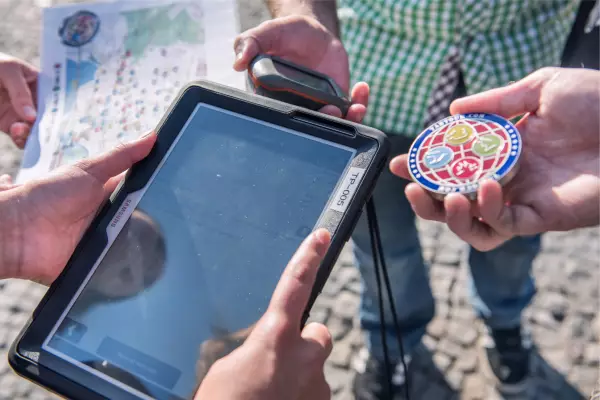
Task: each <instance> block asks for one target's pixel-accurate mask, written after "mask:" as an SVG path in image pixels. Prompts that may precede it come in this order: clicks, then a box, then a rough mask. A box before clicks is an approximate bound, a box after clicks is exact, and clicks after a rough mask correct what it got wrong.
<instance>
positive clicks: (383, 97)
mask: <svg viewBox="0 0 600 400" xmlns="http://www.w3.org/2000/svg"><path fill="white" fill-rule="evenodd" d="M578 5H579V1H578V0H564V1H556V0H554V1H553V0H461V1H459V0H446V1H445V0H338V16H339V18H340V25H341V34H342V40H343V42H344V45H345V47H346V50H347V51H348V55H349V59H350V71H351V80H352V81H353V82H357V81H366V82H367V83H369V85H370V86H371V97H370V103H369V111H368V114H367V116H366V118H365V120H364V123H365V124H367V125H370V126H373V127H375V128H378V129H380V130H383V131H385V132H388V133H395V134H405V135H407V136H416V135H417V134H419V133H420V132H421V130H422V129H423V128H424V123H425V121H427V119H428V108H429V107H430V105H431V104H430V102H431V101H433V100H434V99H433V97H432V96H433V94H434V90H436V87H437V86H436V85H438V84H439V82H440V79H441V71H442V67H443V66H444V64H445V63H446V62H447V60H448V57H449V55H450V54H455V56H456V58H457V59H458V66H457V68H456V69H460V71H461V72H462V75H463V79H464V83H465V88H466V90H467V93H468V94H472V93H477V92H481V91H484V90H487V89H491V88H494V87H498V86H503V85H506V84H508V83H509V82H511V81H516V80H519V79H521V78H523V77H524V76H526V75H527V74H529V73H531V72H533V71H535V70H536V69H539V68H541V67H544V66H557V65H559V64H560V58H561V55H562V51H563V48H564V45H565V42H566V39H567V36H568V34H569V32H570V30H571V26H572V24H573V21H574V18H575V14H576V12H577V7H578ZM457 75H458V72H457ZM436 96H438V97H440V96H441V95H440V94H437V95H436ZM449 100H450V99H448V101H449Z"/></svg>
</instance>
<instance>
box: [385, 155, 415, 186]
mask: <svg viewBox="0 0 600 400" xmlns="http://www.w3.org/2000/svg"><path fill="white" fill-rule="evenodd" d="M390 171H391V172H392V174H394V175H396V176H399V177H400V178H404V179H408V180H412V178H411V177H410V172H409V171H408V154H401V155H399V156H397V157H394V158H393V159H392V161H390Z"/></svg>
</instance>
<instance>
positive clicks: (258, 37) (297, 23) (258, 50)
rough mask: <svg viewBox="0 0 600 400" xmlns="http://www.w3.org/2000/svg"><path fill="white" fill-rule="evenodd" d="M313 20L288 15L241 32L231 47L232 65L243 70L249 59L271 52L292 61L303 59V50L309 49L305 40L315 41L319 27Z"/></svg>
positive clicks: (237, 69)
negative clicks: (233, 60) (232, 50)
mask: <svg viewBox="0 0 600 400" xmlns="http://www.w3.org/2000/svg"><path fill="white" fill-rule="evenodd" d="M314 24H315V23H314V22H310V21H309V20H308V19H307V18H304V17H301V16H297V15H295V16H289V17H281V18H276V19H272V20H269V21H265V22H263V23H262V24H260V25H258V26H257V27H255V28H252V29H249V30H247V31H246V32H244V33H242V34H240V35H239V36H238V37H237V38H236V39H235V41H234V43H233V47H234V50H235V54H236V58H235V62H234V64H233V68H234V69H235V70H236V71H244V70H245V69H247V68H248V65H249V64H250V61H252V60H253V59H254V57H256V56H257V55H258V54H262V53H264V54H273V55H277V56H283V57H288V58H292V61H295V62H300V63H302V60H303V58H304V57H305V56H306V52H307V51H310V49H309V47H308V46H307V42H308V43H312V44H315V43H314V41H315V40H317V38H318V34H317V37H315V36H314V34H315V31H319V30H318V29H317V28H316V26H315V25H314Z"/></svg>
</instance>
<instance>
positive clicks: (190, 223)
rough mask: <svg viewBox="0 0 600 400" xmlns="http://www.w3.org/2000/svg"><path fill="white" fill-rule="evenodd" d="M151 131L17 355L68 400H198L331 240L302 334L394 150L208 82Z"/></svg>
mask: <svg viewBox="0 0 600 400" xmlns="http://www.w3.org/2000/svg"><path fill="white" fill-rule="evenodd" d="M156 130H157V133H158V139H157V141H156V143H155V145H154V148H153V149H152V151H151V153H150V154H149V156H148V157H146V158H145V159H144V160H142V161H140V162H138V163H137V164H135V165H134V166H133V167H132V168H131V169H130V170H129V172H128V173H127V176H126V177H125V179H124V181H123V182H122V184H121V186H120V187H119V188H118V189H117V190H116V191H115V193H114V194H113V196H112V197H111V199H110V201H108V202H107V203H106V204H105V205H104V206H103V208H102V209H101V210H100V211H99V213H98V215H97V216H96V217H95V219H94V220H93V222H92V223H91V225H90V226H89V228H88V229H87V231H86V233H85V235H84V236H83V238H82V239H81V241H80V242H79V244H78V246H77V248H76V250H75V252H74V254H73V255H72V257H71V259H70V260H69V262H68V264H67V266H66V268H65V270H64V271H63V272H62V274H61V275H60V276H59V277H58V278H57V279H56V281H55V282H54V283H53V284H52V286H51V287H50V288H49V290H48V292H47V293H46V295H45V296H44V298H43V299H42V301H41V302H40V304H39V305H38V307H37V308H36V309H35V311H34V313H33V315H32V317H31V319H30V320H29V322H28V324H27V326H26V327H25V328H24V329H23V331H22V332H21V333H20V335H19V337H18V338H17V340H16V341H15V343H14V344H13V346H12V348H11V350H10V354H9V358H10V364H11V366H12V367H13V368H14V370H15V371H16V372H17V373H18V374H20V375H22V376H24V377H26V378H27V379H29V380H31V381H33V382H36V383H38V384H40V385H42V386H44V387H46V388H47V389H49V390H51V391H53V392H55V393H57V394H59V395H61V396H64V397H67V398H71V399H86V400H87V399H101V398H102V399H103V398H110V399H159V400H167V399H169V400H179V399H188V398H192V397H193V395H194V393H195V392H196V390H197V388H198V387H199V385H200V382H201V381H202V379H203V376H204V374H205V373H206V372H207V371H208V368H210V366H211V365H212V363H214V361H216V360H217V359H218V358H220V357H222V356H224V355H226V354H227V352H229V351H231V350H233V349H234V348H235V347H236V346H237V345H239V344H240V343H242V342H243V339H244V338H245V337H247V335H248V333H249V332H250V331H251V329H252V326H253V325H254V323H255V322H256V321H257V320H258V319H259V318H260V317H261V315H262V314H263V313H264V311H265V310H266V307H267V305H268V303H269V300H270V298H271V295H272V293H273V290H274V289H275V286H276V284H277V282H278V280H279V277H280V275H281V273H282V271H283V269H284V268H285V266H286V264H287V262H288V261H289V260H290V258H291V256H292V255H293V253H294V252H295V251H296V249H297V248H298V246H299V245H300V243H301V242H302V240H304V238H305V237H306V236H307V235H309V234H310V232H311V231H313V230H315V229H317V228H326V229H328V230H329V231H330V232H331V234H332V244H331V247H330V250H329V251H328V253H327V255H326V257H325V260H324V261H323V263H322V265H321V266H320V270H319V272H318V276H317V280H316V283H315V285H314V288H313V292H312V296H311V298H310V301H309V304H308V306H307V309H306V313H305V320H306V318H308V315H309V311H310V308H311V306H312V304H313V302H314V300H315V298H316V296H317V295H318V293H319V292H320V291H321V289H322V288H323V285H324V284H325V282H326V280H327V278H328V276H329V274H330V271H331V269H332V267H333V265H334V263H335V261H336V259H337V256H338V254H339V252H340V251H341V249H342V247H343V246H344V244H345V243H346V241H347V240H348V239H349V237H350V234H351V232H352V230H353V227H354V224H355V223H356V221H357V220H358V217H359V215H360V210H361V209H362V207H363V205H364V204H365V202H366V200H367V198H368V197H369V196H370V194H371V191H372V188H373V186H374V184H375V182H376V180H377V177H378V175H379V173H380V172H381V170H382V168H383V167H384V165H385V162H386V159H387V156H388V152H389V145H388V142H387V140H386V138H385V135H383V134H382V133H381V132H379V131H377V130H374V129H371V128H368V127H365V126H362V125H359V124H353V123H350V122H347V121H344V120H341V119H337V118H334V117H330V116H327V115H323V114H320V113H317V112H313V111H309V110H306V109H304V108H299V107H296V106H293V105H290V104H286V103H282V102H279V101H276V100H272V99H267V98H264V97H259V96H255V95H252V94H249V93H246V92H242V91H238V90H234V89H231V88H227V87H224V86H220V85H216V84H213V83H209V82H198V83H194V84H190V85H188V86H187V87H185V88H184V89H183V90H182V91H181V93H180V94H179V96H178V98H177V99H176V100H175V102H174V103H173V104H172V106H171V107H170V109H169V110H168V112H167V114H166V115H165V116H164V117H163V119H162V120H161V122H160V123H159V125H158V127H157V129H156ZM232 379H235V377H232Z"/></svg>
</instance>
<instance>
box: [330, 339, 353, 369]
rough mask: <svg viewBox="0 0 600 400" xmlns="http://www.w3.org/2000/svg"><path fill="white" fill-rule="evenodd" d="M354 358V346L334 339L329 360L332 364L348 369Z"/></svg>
mask: <svg viewBox="0 0 600 400" xmlns="http://www.w3.org/2000/svg"><path fill="white" fill-rule="evenodd" d="M351 359H352V347H351V346H349V345H348V344H347V343H344V341H339V342H336V341H334V346H333V349H332V350H331V354H330V355H329V358H328V361H329V363H330V364H331V365H333V366H335V367H339V368H345V369H347V368H348V367H349V366H350V361H351Z"/></svg>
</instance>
